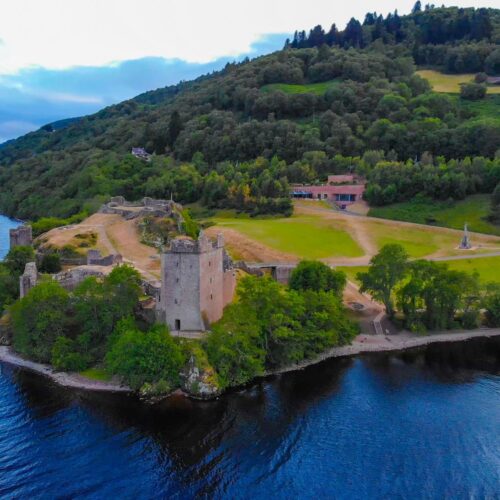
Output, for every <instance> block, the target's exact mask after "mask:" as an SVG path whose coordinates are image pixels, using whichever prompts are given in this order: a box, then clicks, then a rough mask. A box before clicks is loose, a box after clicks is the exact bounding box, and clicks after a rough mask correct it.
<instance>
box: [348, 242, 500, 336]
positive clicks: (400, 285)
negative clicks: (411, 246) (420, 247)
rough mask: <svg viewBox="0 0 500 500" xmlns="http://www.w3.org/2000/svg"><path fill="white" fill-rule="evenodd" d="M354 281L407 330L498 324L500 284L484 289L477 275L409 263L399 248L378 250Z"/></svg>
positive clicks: (426, 263) (420, 262)
mask: <svg viewBox="0 0 500 500" xmlns="http://www.w3.org/2000/svg"><path fill="white" fill-rule="evenodd" d="M357 279H358V280H359V281H360V283H361V288H360V290H361V292H368V293H370V294H371V295H372V296H373V297H374V299H375V300H378V301H380V302H382V303H383V304H384V306H385V308H386V311H387V314H388V316H389V317H390V318H391V319H394V318H396V319H398V320H400V321H401V322H402V325H403V326H404V327H405V328H407V329H409V330H411V331H424V330H445V329H451V328H460V327H462V328H466V329H471V328H477V327H478V326H479V324H480V323H481V322H484V323H485V324H486V325H487V326H491V327H497V326H500V284H498V283H491V284H489V285H487V286H484V287H483V286H481V284H480V282H479V275H478V274H477V273H467V272H465V271H457V270H453V269H449V267H448V265H447V264H444V263H438V262H432V261H427V260H415V261H410V260H409V256H408V254H407V252H406V250H405V249H404V248H403V247H402V246H401V245H398V244H390V245H385V246H384V247H382V249H381V250H380V252H379V253H378V254H377V255H375V256H374V257H373V258H372V260H371V262H370V267H369V269H368V271H366V272H362V273H358V275H357ZM482 313H484V314H482Z"/></svg>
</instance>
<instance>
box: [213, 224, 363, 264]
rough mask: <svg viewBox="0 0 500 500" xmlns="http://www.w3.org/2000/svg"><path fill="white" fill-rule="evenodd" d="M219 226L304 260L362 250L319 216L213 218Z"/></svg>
mask: <svg viewBox="0 0 500 500" xmlns="http://www.w3.org/2000/svg"><path fill="white" fill-rule="evenodd" d="M214 222H216V223H217V225H219V226H223V227H228V228H231V229H235V230H236V231H238V232H240V233H242V234H244V235H246V236H248V237H250V238H252V239H254V240H256V241H258V242H260V243H263V244H265V245H267V246H269V247H271V248H273V249H276V250H278V251H280V252H285V253H290V254H293V255H297V256H298V257H301V258H305V259H323V258H326V257H360V256H362V255H363V250H362V249H361V248H360V247H359V245H358V244H357V243H356V242H355V241H354V240H353V238H352V237H351V236H350V235H349V234H348V233H347V232H346V231H344V230H343V229H340V228H338V227H334V226H333V224H332V223H331V222H328V221H324V220H322V219H321V218H320V217H306V216H294V217H291V218H289V219H234V218H220V217H219V218H217V219H214Z"/></svg>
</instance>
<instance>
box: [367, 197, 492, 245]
mask: <svg viewBox="0 0 500 500" xmlns="http://www.w3.org/2000/svg"><path fill="white" fill-rule="evenodd" d="M489 213H490V195H487V194H479V195H473V196H469V197H467V198H466V199H465V200H461V201H455V202H439V201H434V200H421V201H420V200H417V201H409V202H405V203H395V204H393V205H388V206H385V207H374V208H371V209H370V212H369V213H368V215H370V216H372V217H380V218H383V219H393V220H402V221H407V222H417V223H419V224H431V225H435V226H442V227H451V228H453V229H463V227H464V223H465V222H467V224H468V226H469V229H470V230H471V231H475V232H478V233H485V234H494V235H497V236H500V226H496V225H494V224H491V223H490V222H488V221H487V220H486V217H487V216H488V214H489Z"/></svg>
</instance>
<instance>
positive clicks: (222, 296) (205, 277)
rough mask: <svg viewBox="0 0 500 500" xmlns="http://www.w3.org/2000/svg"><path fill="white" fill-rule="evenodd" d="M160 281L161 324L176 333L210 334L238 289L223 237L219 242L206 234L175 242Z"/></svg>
mask: <svg viewBox="0 0 500 500" xmlns="http://www.w3.org/2000/svg"><path fill="white" fill-rule="evenodd" d="M161 281H162V284H161V295H160V301H159V303H158V307H157V311H158V317H159V320H160V321H162V322H164V323H166V324H167V325H168V327H169V328H170V330H171V331H173V332H181V331H184V332H186V331H187V332H200V331H205V330H207V329H208V328H209V326H210V324H211V323H213V322H215V321H217V320H219V319H220V318H221V317H222V313H223V310H224V306H225V305H226V304H227V303H229V302H231V300H232V298H233V294H234V289H235V272H234V270H233V267H232V263H231V260H230V259H229V258H228V256H227V255H226V253H225V251H224V239H223V237H222V235H219V236H218V237H217V240H216V241H211V240H210V239H208V238H207V237H206V236H205V235H204V234H203V232H202V233H200V236H199V238H198V240H192V239H188V238H177V239H175V240H173V241H172V243H171V247H170V250H168V251H167V252H165V253H164V254H163V255H162V270H161Z"/></svg>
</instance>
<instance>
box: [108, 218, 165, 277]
mask: <svg viewBox="0 0 500 500" xmlns="http://www.w3.org/2000/svg"><path fill="white" fill-rule="evenodd" d="M118 217H119V219H118V220H117V221H115V222H113V223H111V224H109V225H108V226H106V234H107V236H108V237H109V239H110V241H111V243H112V245H113V246H114V248H115V249H116V251H117V252H118V253H119V254H121V255H122V256H123V258H124V260H125V261H129V262H131V263H132V264H134V266H135V267H136V268H137V269H138V270H139V271H141V272H142V273H143V274H144V275H145V277H146V278H148V279H152V278H154V279H158V278H159V277H160V267H161V261H160V255H159V253H158V250H157V249H156V248H153V247H150V246H148V245H145V244H144V243H141V242H140V240H139V229H138V227H137V221H136V220H124V219H122V218H121V217H120V216H118Z"/></svg>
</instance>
